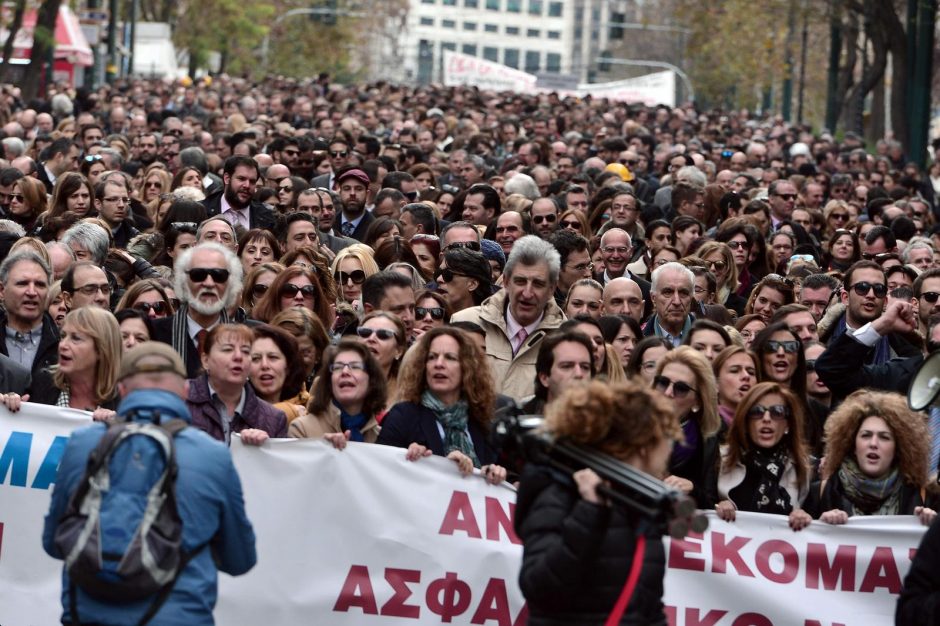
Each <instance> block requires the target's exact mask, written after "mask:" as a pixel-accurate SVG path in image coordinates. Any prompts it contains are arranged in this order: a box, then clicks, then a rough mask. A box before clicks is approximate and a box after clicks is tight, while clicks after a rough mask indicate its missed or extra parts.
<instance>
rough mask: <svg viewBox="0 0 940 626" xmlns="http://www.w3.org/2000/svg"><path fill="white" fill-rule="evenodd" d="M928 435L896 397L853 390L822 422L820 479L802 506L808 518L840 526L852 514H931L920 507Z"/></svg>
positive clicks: (924, 517) (926, 519) (923, 517)
mask: <svg viewBox="0 0 940 626" xmlns="http://www.w3.org/2000/svg"><path fill="white" fill-rule="evenodd" d="M930 440H931V439H930V433H929V432H928V431H927V426H926V424H925V422H924V419H923V418H922V417H921V416H920V415H919V414H917V413H915V412H914V411H912V410H911V409H909V408H908V406H907V401H906V400H905V399H904V398H903V397H902V396H900V395H898V394H894V393H884V392H875V391H864V390H863V391H856V392H855V393H853V394H852V395H850V396H849V397H848V398H846V399H845V401H844V402H843V403H842V404H841V405H839V408H838V409H836V410H835V411H834V412H833V413H832V415H830V416H829V419H828V420H827V421H826V461H825V470H824V471H823V477H824V480H823V481H822V482H821V483H814V484H813V486H812V487H811V488H810V495H809V497H808V498H807V500H806V503H805V505H804V507H805V509H806V511H807V512H808V513H810V515H812V516H813V517H814V518H818V519H820V520H821V521H823V522H826V523H828V524H845V523H846V522H847V521H848V519H849V517H851V516H853V515H916V516H917V517H918V518H920V521H921V522H922V523H923V524H924V525H925V526H928V525H930V523H931V522H932V521H933V520H934V518H935V517H936V516H937V513H936V511H934V509H933V508H932V507H927V506H926V505H925V490H924V488H925V486H926V485H927V464H928V459H929V458H930V450H929V446H930Z"/></svg>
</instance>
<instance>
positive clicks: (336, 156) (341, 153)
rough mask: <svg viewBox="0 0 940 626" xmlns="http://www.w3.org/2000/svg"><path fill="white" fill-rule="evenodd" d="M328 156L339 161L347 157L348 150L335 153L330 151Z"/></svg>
mask: <svg viewBox="0 0 940 626" xmlns="http://www.w3.org/2000/svg"><path fill="white" fill-rule="evenodd" d="M330 156H331V157H335V158H339V159H341V158H345V157H347V156H349V151H348V150H343V151H336V152H334V151H330Z"/></svg>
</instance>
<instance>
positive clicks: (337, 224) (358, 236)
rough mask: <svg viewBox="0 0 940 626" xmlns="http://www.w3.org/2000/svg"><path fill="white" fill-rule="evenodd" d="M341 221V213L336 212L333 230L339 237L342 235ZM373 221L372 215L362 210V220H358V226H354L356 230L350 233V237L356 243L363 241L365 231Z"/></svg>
mask: <svg viewBox="0 0 940 626" xmlns="http://www.w3.org/2000/svg"><path fill="white" fill-rule="evenodd" d="M343 221H344V220H343V213H342V211H337V213H336V218H335V219H334V220H333V230H334V231H336V232H337V233H339V234H340V235H342V234H343ZM374 221H375V216H374V215H372V213H370V212H369V211H366V210H365V209H363V211H362V219H361V220H359V224H358V225H357V226H356V229H355V230H354V231H353V232H352V235H350V237H352V238H353V239H355V240H356V241H357V242H360V241H362V240H363V239H365V238H366V231H367V230H369V226H371V225H372V222H374ZM343 236H345V235H343Z"/></svg>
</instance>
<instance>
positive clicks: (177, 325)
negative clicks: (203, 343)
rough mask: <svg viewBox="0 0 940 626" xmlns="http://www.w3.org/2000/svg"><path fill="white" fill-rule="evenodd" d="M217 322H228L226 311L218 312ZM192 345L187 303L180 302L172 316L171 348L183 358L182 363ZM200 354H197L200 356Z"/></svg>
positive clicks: (185, 361)
mask: <svg viewBox="0 0 940 626" xmlns="http://www.w3.org/2000/svg"><path fill="white" fill-rule="evenodd" d="M218 323H219V324H228V323H229V317H228V311H226V310H225V309H222V312H221V313H219V322H218ZM190 345H192V340H190V338H189V305H188V304H185V303H183V304H180V308H179V309H177V311H176V314H175V315H174V316H173V349H174V350H176V352H177V353H178V354H179V355H180V358H182V359H183V363H184V364H185V363H187V360H186V359H187V356H188V353H189V347H190ZM201 356H202V355H197V358H198V357H201Z"/></svg>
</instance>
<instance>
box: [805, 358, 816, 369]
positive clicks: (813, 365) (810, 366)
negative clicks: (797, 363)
mask: <svg viewBox="0 0 940 626" xmlns="http://www.w3.org/2000/svg"><path fill="white" fill-rule="evenodd" d="M806 371H807V372H815V371H816V359H809V360H808V361H806Z"/></svg>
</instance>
